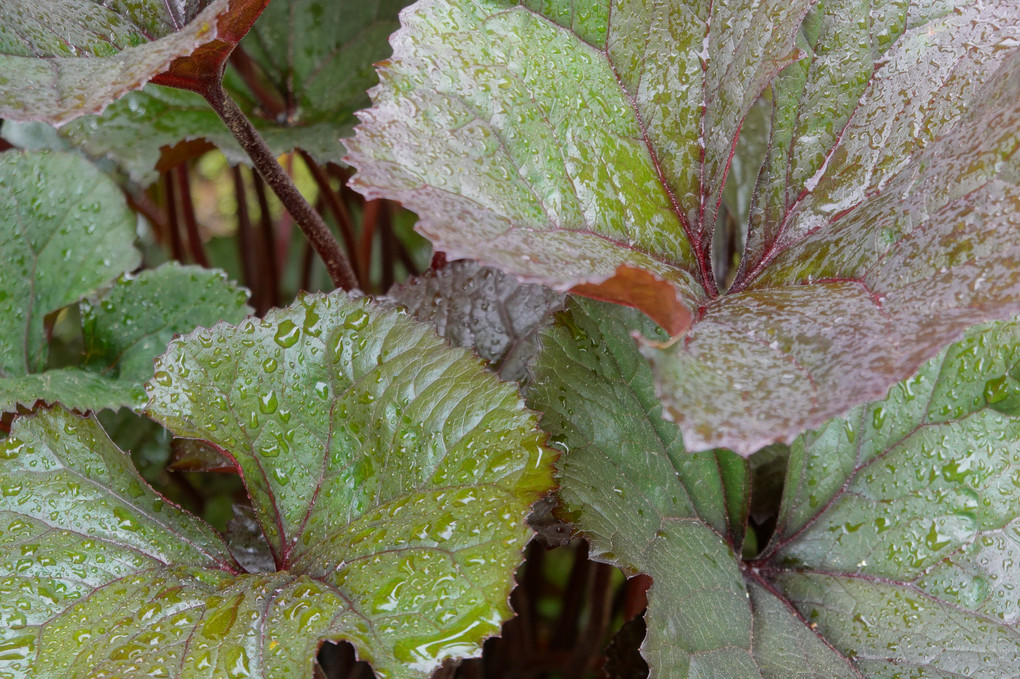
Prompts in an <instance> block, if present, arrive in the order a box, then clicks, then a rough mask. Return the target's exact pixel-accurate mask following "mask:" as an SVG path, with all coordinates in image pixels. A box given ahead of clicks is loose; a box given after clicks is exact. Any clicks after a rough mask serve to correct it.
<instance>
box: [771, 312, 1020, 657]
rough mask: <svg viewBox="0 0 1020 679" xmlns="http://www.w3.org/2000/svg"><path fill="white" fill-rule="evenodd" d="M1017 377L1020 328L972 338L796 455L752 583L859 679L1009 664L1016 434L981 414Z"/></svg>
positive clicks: (1019, 645) (1016, 647)
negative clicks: (783, 603)
mask: <svg viewBox="0 0 1020 679" xmlns="http://www.w3.org/2000/svg"><path fill="white" fill-rule="evenodd" d="M1018 364H1020V323H1018V322H1017V321H1010V322H1002V323H996V324H991V325H987V326H984V327H980V328H977V329H975V330H974V331H971V332H969V333H968V334H967V336H966V338H965V339H964V340H962V341H960V342H958V343H957V344H954V345H953V346H951V347H950V348H949V349H948V350H947V351H946V352H944V353H943V354H942V355H940V356H939V357H938V358H936V359H935V360H933V361H931V362H929V363H928V364H927V365H925V366H924V367H923V368H922V369H921V370H920V371H919V372H918V373H917V374H916V375H915V376H914V377H912V378H911V379H909V380H907V381H905V382H902V383H900V384H898V385H896V386H895V387H893V388H892V390H890V392H889V396H888V397H887V398H886V399H884V400H882V401H878V402H876V403H872V404H869V405H867V406H862V407H860V408H857V409H855V410H854V411H852V412H851V413H849V414H848V415H847V417H846V418H844V419H837V420H833V421H832V422H830V423H828V424H827V425H826V426H825V427H823V428H822V429H820V430H818V431H817V432H814V433H811V434H806V435H804V436H802V437H800V438H799V439H798V440H797V441H796V442H795V443H794V445H793V450H792V454H791V458H790V469H789V472H788V475H787V480H786V493H785V495H784V498H783V510H782V512H781V514H780V517H779V525H778V527H777V531H776V536H775V539H774V541H773V543H772V544H771V545H770V546H769V548H768V549H767V550H766V552H765V553H764V555H763V558H762V560H761V570H762V571H763V574H765V575H767V577H768V578H769V579H770V580H771V581H772V583H773V586H774V587H775V588H776V589H777V590H778V591H779V592H780V593H782V594H783V596H785V597H786V598H787V599H788V600H789V601H791V602H792V603H793V604H794V605H795V606H796V607H797V609H798V610H799V611H800V613H801V615H803V616H804V618H805V619H806V620H807V621H808V622H810V623H811V624H812V626H817V631H818V633H819V634H822V635H824V636H825V637H826V638H828V639H829V640H830V641H831V642H832V644H833V645H834V646H835V647H836V648H838V649H839V650H840V651H842V652H843V653H845V654H847V655H849V656H850V657H853V658H855V659H856V660H855V663H856V665H857V666H858V667H859V668H860V669H861V670H862V671H863V672H864V673H865V674H866V675H867V676H869V677H871V676H874V677H886V676H895V674H896V673H897V672H904V671H908V668H909V671H910V672H912V673H913V674H914V675H916V676H925V677H951V676H968V677H1000V676H1003V674H1002V673H1003V671H1004V669H1005V668H1009V667H1016V666H1017V665H1018V663H1020V641H1018V635H1017V632H1018V626H1017V621H1018V620H1020V606H1018V603H1017V598H1016V596H1015V594H1014V593H1013V592H1014V591H1015V590H1016V589H1017V587H1018V586H1020V580H1018V579H1020V573H1018V572H1017V569H1016V568H1015V566H1014V563H1015V561H1016V558H1017V555H1018V551H1020V548H1018V543H1017V535H1018V532H1017V531H1018V529H1020V504H1018V502H1017V495H1018V493H1020V490H1018V488H1020V485H1018V484H1020V481H1018V480H1020V443H1018V442H1020V420H1018V419H1017V418H1016V417H1015V416H1013V415H1005V414H1002V413H1000V412H997V411H996V410H995V409H994V407H993V404H990V403H989V402H990V401H995V399H996V398H998V396H999V395H1000V394H1001V392H999V391H997V387H996V385H998V384H1001V382H1002V377H1003V376H1004V375H1008V374H1009V373H1010V372H1011V371H1014V370H1015V369H1016V367H1017V365H1018ZM989 385H991V386H989ZM933 650H934V652H933Z"/></svg>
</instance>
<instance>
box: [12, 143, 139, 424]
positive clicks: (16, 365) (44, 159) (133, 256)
mask: <svg viewBox="0 0 1020 679" xmlns="http://www.w3.org/2000/svg"><path fill="white" fill-rule="evenodd" d="M0 205H2V206H3V211H4V216H3V218H2V219H0V250H2V252H3V253H4V266H3V268H2V269H0V319H2V321H3V322H2V323H0V402H2V403H3V405H2V409H3V410H7V409H8V408H9V406H10V405H11V404H12V401H11V399H12V396H11V394H13V393H16V392H17V391H18V389H19V386H18V383H19V380H21V379H22V378H24V377H25V376H26V375H29V374H30V373H38V372H41V371H43V370H44V369H45V368H46V367H47V359H48V351H47V342H46V316H47V315H48V314H51V313H53V312H55V311H57V310H59V309H61V308H63V307H66V306H68V305H70V304H73V303H75V302H77V301H78V300H79V299H81V298H82V297H84V296H85V295H87V294H89V293H91V292H93V291H94V290H96V289H97V288H99V287H100V286H103V285H105V284H107V283H109V282H110V281H111V280H112V279H113V278H115V277H116V276H117V275H119V274H120V273H122V272H124V271H126V270H130V269H132V268H134V267H135V266H137V264H138V263H139V261H140V256H139V254H138V251H137V250H135V248H134V246H133V245H132V243H133V242H134V229H135V221H136V220H135V216H134V214H132V212H131V211H130V210H129V209H128V207H127V205H125V203H124V197H123V195H122V194H121V192H120V189H118V188H117V185H116V184H114V183H113V182H112V181H111V180H110V179H108V178H107V177H106V176H105V175H103V174H102V173H100V172H98V171H97V170H96V169H95V168H94V167H93V166H92V165H90V164H89V163H88V162H86V161H85V160H83V159H81V158H79V157H77V156H74V155H70V154H25V153H15V152H7V153H4V154H3V155H0ZM17 400H20V399H18V398H14V401H17ZM32 402H34V399H33V401H32ZM28 405H31V402H29V403H28Z"/></svg>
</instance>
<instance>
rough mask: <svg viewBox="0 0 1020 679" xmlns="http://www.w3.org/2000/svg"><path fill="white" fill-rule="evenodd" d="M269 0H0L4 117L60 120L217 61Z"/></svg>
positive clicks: (183, 78) (205, 69)
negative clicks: (10, 0) (169, 0)
mask: <svg viewBox="0 0 1020 679" xmlns="http://www.w3.org/2000/svg"><path fill="white" fill-rule="evenodd" d="M267 1H268V0H183V1H182V2H175V3H167V2H159V1H158V0H127V1H125V2H117V3H96V2H92V1H90V0H33V2H17V3H4V5H3V6H2V7H0V117H3V118H10V119H14V120H45V121H48V122H52V123H56V124H60V123H64V122H67V121H68V120H71V119H72V118H76V117H78V116H80V115H83V114H85V113H96V112H98V111H101V110H102V109H103V108H105V107H106V105H107V104H109V103H110V102H112V101H114V100H116V99H118V98H119V97H121V96H122V95H123V94H125V93H126V92H130V91H131V90H134V89H137V88H139V87H141V86H142V85H144V84H145V83H146V82H148V81H149V80H151V79H153V78H154V77H156V76H162V77H163V78H164V79H166V84H171V82H170V81H173V82H174V83H177V84H179V85H182V84H185V83H188V82H194V81H195V80H196V79H201V78H203V77H206V78H208V77H218V76H219V74H218V67H219V64H221V63H222V61H223V59H225V58H226V55H227V54H228V53H229V51H230V49H231V48H232V47H233V45H236V44H237V42H238V41H239V40H240V39H241V37H242V36H243V35H244V33H245V32H246V31H247V30H248V28H249V27H250V26H251V24H252V22H253V21H255V19H256V17H258V14H259V12H260V11H261V10H262V8H263V7H264V6H265V4H266V2H267Z"/></svg>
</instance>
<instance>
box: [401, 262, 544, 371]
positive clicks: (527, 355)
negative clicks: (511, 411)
mask: <svg viewBox="0 0 1020 679" xmlns="http://www.w3.org/2000/svg"><path fill="white" fill-rule="evenodd" d="M388 295H389V296H390V297H392V298H393V299H394V300H396V302H397V303H398V304H400V305H402V306H404V307H407V310H408V311H409V312H410V313H411V315H413V316H414V317H415V318H417V319H418V320H419V321H423V322H425V323H431V324H432V325H434V326H435V328H436V331H437V332H438V333H439V334H440V335H442V336H443V337H445V338H446V339H448V340H450V342H452V343H453V344H454V345H455V346H460V347H467V348H469V349H474V350H475V352H477V353H478V355H479V356H480V357H481V358H482V359H484V360H485V361H486V362H487V363H488V364H489V365H490V366H491V367H492V369H493V370H495V371H496V372H497V373H498V374H499V376H500V377H501V378H503V379H505V380H514V381H521V380H522V379H524V378H525V376H526V370H525V368H526V364H527V363H528V361H529V360H531V358H532V357H533V356H534V355H535V353H536V352H537V351H538V346H537V342H536V340H537V337H536V336H537V334H538V331H539V330H540V329H541V328H542V327H544V326H545V325H546V324H548V323H549V322H550V320H551V315H552V313H553V312H554V311H556V310H557V309H559V308H561V307H562V306H563V295H562V294H559V293H557V292H554V291H552V290H550V289H549V288H546V287H543V286H541V285H526V284H522V283H520V282H519V281H517V279H515V278H514V277H513V276H507V275H506V274H504V273H502V272H500V271H498V270H496V269H490V268H487V267H483V266H479V265H478V264H475V263H474V262H467V261H457V262H450V263H449V264H447V265H446V266H444V267H443V268H442V269H439V270H438V271H436V270H434V269H429V270H428V271H426V272H425V273H424V274H423V275H421V276H420V277H418V278H416V279H414V280H412V281H410V282H407V283H402V284H400V285H396V286H394V287H393V288H391V289H390V291H389V293H388Z"/></svg>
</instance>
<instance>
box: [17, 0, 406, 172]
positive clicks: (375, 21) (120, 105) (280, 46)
mask: <svg viewBox="0 0 1020 679" xmlns="http://www.w3.org/2000/svg"><path fill="white" fill-rule="evenodd" d="M405 4H406V3H405V2H404V1H403V0H372V1H370V2H323V1H322V0H276V1H275V2H272V3H270V4H269V6H268V7H267V8H266V10H265V11H264V12H263V13H262V15H261V16H260V17H259V19H258V21H256V22H255V24H254V26H252V29H251V31H250V32H249V33H248V35H247V36H245V38H244V39H243V40H242V41H241V43H240V46H241V48H242V49H243V50H244V53H245V54H246V55H247V57H248V58H247V59H246V60H244V62H243V67H244V69H245V74H244V76H243V77H242V75H241V74H240V71H239V70H238V69H235V68H234V67H229V68H228V70H227V72H226V76H225V79H224V86H225V88H226V90H227V92H229V93H230V95H231V96H232V97H233V98H234V99H235V100H236V101H237V102H238V103H239V105H240V106H241V107H242V109H243V110H244V111H245V113H246V114H247V115H248V117H249V118H250V119H251V121H252V123H253V124H254V125H255V127H256V128H257V129H258V131H259V133H260V134H261V135H262V136H263V138H264V139H265V141H266V143H268V144H269V147H270V148H271V149H272V150H273V151H274V153H276V154H282V153H287V152H290V151H292V150H294V149H295V148H301V149H303V150H304V151H307V152H308V153H310V154H311V155H312V156H314V157H315V158H316V159H318V160H320V161H323V162H325V161H334V162H339V161H340V159H341V158H342V157H343V147H342V146H341V145H340V144H339V143H338V140H339V139H340V137H341V136H344V135H346V134H348V133H349V132H350V130H351V129H352V128H353V126H354V123H355V122H356V119H355V117H354V112H355V111H357V110H358V109H361V108H364V107H366V106H368V104H369V99H368V95H367V94H366V90H368V89H369V88H370V87H372V86H373V85H375V84H376V82H377V77H376V74H375V69H374V68H373V64H374V63H375V62H377V61H381V60H382V59H384V58H386V57H388V56H389V55H390V52H391V48H390V46H389V43H388V42H387V40H386V38H387V37H388V36H389V34H390V33H392V32H393V31H394V30H396V28H397V26H398V22H397V12H399V11H400V9H401V8H402V7H403V6H404V5H405ZM249 83H251V86H249ZM7 125H11V123H7ZM14 125H15V126H16V125H18V124H17V123H14ZM22 125H24V124H22ZM59 134H60V135H61V136H62V137H64V138H66V139H67V141H68V142H69V143H70V144H72V145H73V146H74V147H75V148H78V149H81V150H82V151H84V152H85V153H86V154H88V155H89V156H90V157H92V158H110V159H112V160H114V161H115V162H117V163H118V164H119V165H120V166H121V167H123V168H124V169H125V171H127V173H128V174H129V176H130V177H131V178H132V179H133V180H135V181H137V182H141V183H151V182H152V181H154V180H155V178H156V172H155V168H156V165H157V163H158V162H159V159H160V150H161V148H163V147H173V146H174V145H176V144H178V143H179V142H182V141H186V140H194V139H205V140H207V141H209V142H211V143H213V144H215V145H216V147H217V148H219V149H220V150H222V151H223V152H224V153H225V154H226V156H227V158H228V159H229V160H230V161H231V162H232V163H235V164H236V163H250V162H251V161H250V160H249V158H248V155H247V154H246V153H245V152H244V151H242V150H241V148H240V146H238V144H237V142H236V140H235V139H234V137H233V135H231V134H230V132H229V131H228V130H227V128H226V126H225V125H224V124H223V123H222V122H221V121H220V119H219V117H218V116H217V115H216V113H215V112H214V111H213V110H212V108H210V107H209V105H208V104H207V103H206V102H205V100H204V99H202V97H200V96H199V95H197V94H195V93H192V92H187V91H182V90H175V89H172V88H168V87H161V86H159V85H154V84H150V85H147V86H146V87H144V88H143V89H142V90H140V91H138V92H130V93H128V94H126V95H125V96H124V97H123V98H121V99H120V100H118V101H116V102H114V103H112V104H111V105H110V106H109V107H108V108H107V109H106V110H105V111H104V112H103V113H102V114H101V115H89V116H84V117H82V118H80V119H77V120H74V121H72V122H70V123H68V124H67V125H64V126H63V127H61V129H60V131H59ZM5 136H8V138H10V137H12V136H14V133H12V132H11V131H10V130H9V129H6V128H5Z"/></svg>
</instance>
